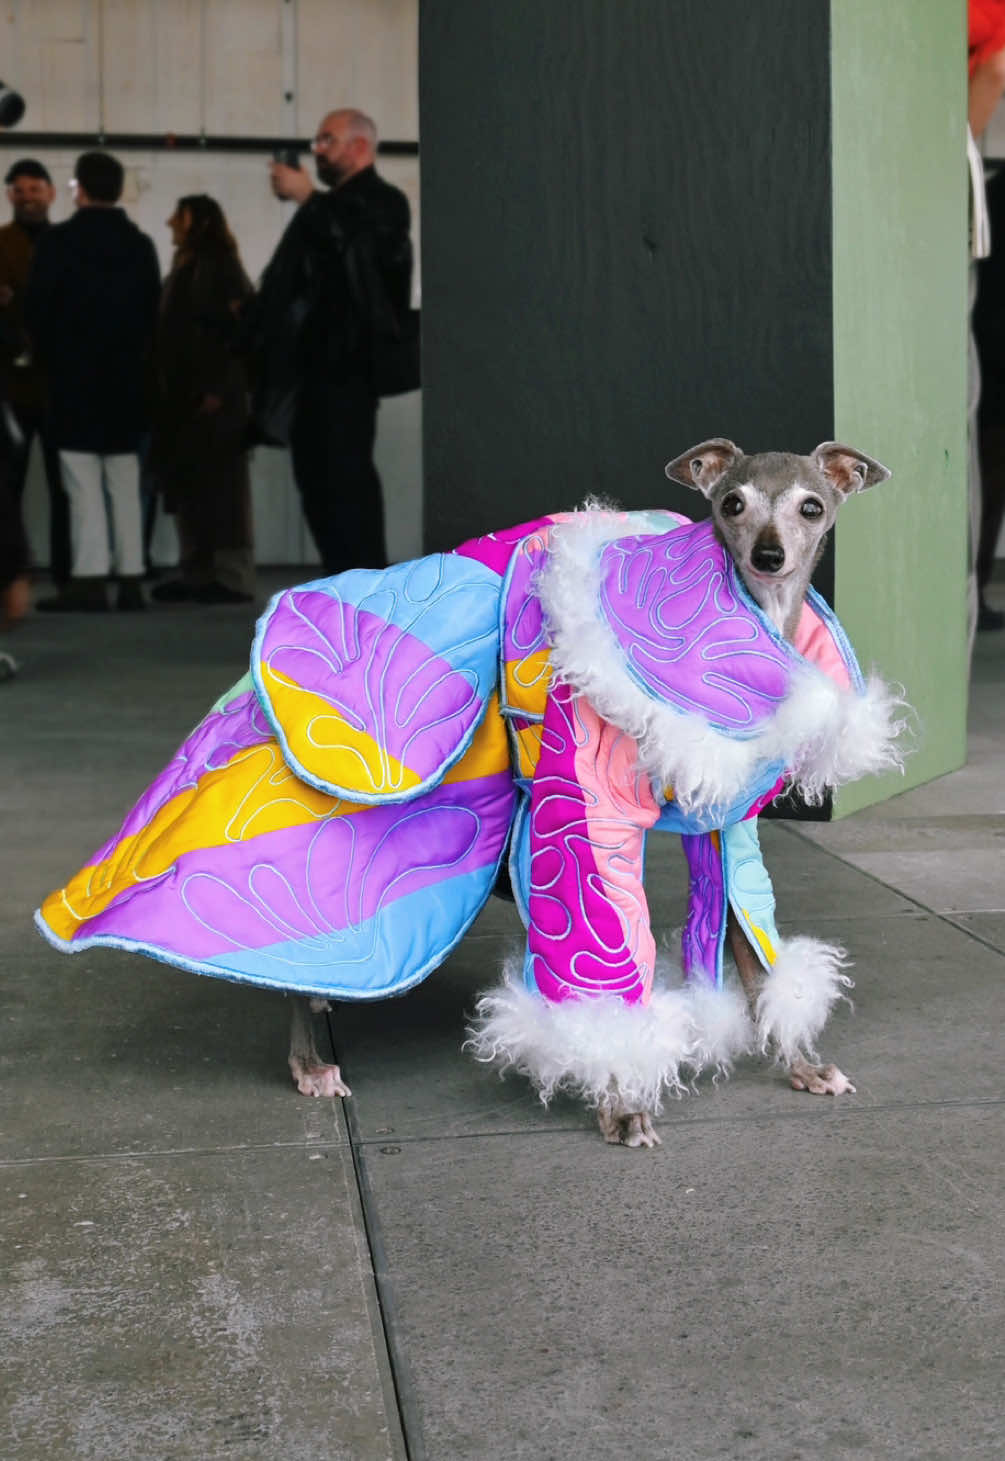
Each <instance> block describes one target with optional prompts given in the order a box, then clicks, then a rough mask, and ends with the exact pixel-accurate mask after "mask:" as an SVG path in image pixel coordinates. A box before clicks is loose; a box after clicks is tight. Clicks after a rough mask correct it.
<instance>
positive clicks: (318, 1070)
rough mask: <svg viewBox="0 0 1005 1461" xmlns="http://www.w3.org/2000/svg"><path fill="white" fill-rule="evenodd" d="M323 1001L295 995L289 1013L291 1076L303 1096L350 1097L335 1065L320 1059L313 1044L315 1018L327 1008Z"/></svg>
mask: <svg viewBox="0 0 1005 1461" xmlns="http://www.w3.org/2000/svg"><path fill="white" fill-rule="evenodd" d="M330 1008H331V1006H330V1005H329V1003H328V1001H327V1000H326V999H309V998H307V996H306V995H302V994H295V995H294V996H293V1006H292V1011H291V1014H290V1057H289V1064H290V1073H291V1074H292V1076H293V1079H294V1081H295V1083H296V1087H297V1090H298V1091H299V1092H300V1094H301V1095H302V1096H350V1095H352V1092H351V1091H350V1089H349V1087H348V1086H347V1085H346V1083H345V1081H344V1080H343V1079H342V1072H341V1070H339V1068H338V1066H337V1065H329V1064H328V1063H327V1062H326V1061H323V1060H322V1059H321V1056H320V1055H319V1054H318V1050H317V1046H316V1044H315V1043H314V1015H315V1014H319V1013H320V1012H321V1011H322V1010H326V1009H330Z"/></svg>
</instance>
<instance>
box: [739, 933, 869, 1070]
mask: <svg viewBox="0 0 1005 1461" xmlns="http://www.w3.org/2000/svg"><path fill="white" fill-rule="evenodd" d="M848 965H849V960H848V955H847V953H846V951H845V950H844V949H842V948H840V947H839V946H838V945H836V944H825V943H821V942H820V940H819V939H814V938H793V939H783V940H782V941H781V943H780V945H779V952H778V958H777V960H776V962H775V964H774V965H773V966H772V968H771V970H770V971H769V973H768V975H767V977H766V979H765V981H764V987H763V988H762V990H761V992H760V994H759V995H758V998H757V1040H758V1045H759V1047H760V1049H761V1050H762V1051H767V1050H768V1049H769V1047H770V1048H772V1049H774V1051H775V1052H776V1054H777V1056H778V1059H779V1060H781V1061H784V1062H785V1063H786V1064H787V1065H791V1064H792V1062H793V1061H794V1060H796V1059H798V1058H799V1057H800V1056H809V1057H811V1058H815V1057H816V1053H817V1052H816V1049H815V1045H816V1039H817V1036H818V1035H819V1034H820V1031H821V1030H822V1029H823V1027H824V1025H825V1024H826V1023H827V1017H828V1015H829V1014H830V1012H831V1010H832V1009H833V1007H834V1005H835V1004H836V1002H837V1001H838V1000H839V999H843V998H845V997H846V996H845V994H844V991H845V990H846V989H850V988H852V980H851V979H849V977H848V975H847V974H845V973H843V972H842V971H843V970H844V969H847V968H848Z"/></svg>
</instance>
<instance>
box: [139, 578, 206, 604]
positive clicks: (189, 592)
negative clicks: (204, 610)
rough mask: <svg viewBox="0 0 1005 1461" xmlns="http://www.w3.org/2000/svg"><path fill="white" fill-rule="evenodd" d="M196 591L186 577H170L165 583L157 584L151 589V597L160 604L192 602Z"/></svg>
mask: <svg viewBox="0 0 1005 1461" xmlns="http://www.w3.org/2000/svg"><path fill="white" fill-rule="evenodd" d="M195 592H196V591H195V589H194V588H193V586H192V585H191V584H190V583H187V582H186V580H185V579H184V578H169V579H168V580H167V581H166V582H165V583H158V584H155V585H154V587H153V588H152V589H151V590H150V597H151V598H152V599H153V600H154V602H155V603H158V604H190V603H191V602H192V600H193V599H194V598H195Z"/></svg>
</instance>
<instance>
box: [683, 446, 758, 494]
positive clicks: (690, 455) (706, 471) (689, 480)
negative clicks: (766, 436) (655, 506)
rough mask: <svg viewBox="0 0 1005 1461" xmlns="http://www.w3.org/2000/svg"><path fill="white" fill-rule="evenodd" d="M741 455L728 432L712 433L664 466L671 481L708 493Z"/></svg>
mask: <svg viewBox="0 0 1005 1461" xmlns="http://www.w3.org/2000/svg"><path fill="white" fill-rule="evenodd" d="M742 456H743V452H742V451H741V450H740V448H739V447H738V446H737V445H736V443H735V442H733V441H729V440H728V438H727V437H725V436H713V437H711V438H710V439H709V440H708V441H703V442H702V443H701V445H700V446H693V447H692V448H691V450H690V451H686V452H685V453H684V455H683V456H682V457H674V459H673V461H672V462H667V464H666V466H665V467H664V468H663V470H664V472H665V473H666V474H667V476H668V477H669V478H670V481H671V482H682V483H683V484H684V486H685V487H695V488H697V490H698V491H699V492H703V493H704V494H705V496H706V497H708V496H710V495H711V492H712V488H713V487H714V486H715V484H716V482H718V480H719V478H720V477H722V476H723V474H724V473H725V472H728V471H729V469H730V467H731V466H732V465H733V463H734V462H735V461H738V460H739V458H740V457H742Z"/></svg>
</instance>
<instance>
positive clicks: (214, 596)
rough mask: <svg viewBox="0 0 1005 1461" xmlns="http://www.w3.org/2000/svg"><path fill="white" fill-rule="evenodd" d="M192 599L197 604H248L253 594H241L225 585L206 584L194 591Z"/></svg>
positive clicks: (252, 599) (252, 598)
mask: <svg viewBox="0 0 1005 1461" xmlns="http://www.w3.org/2000/svg"><path fill="white" fill-rule="evenodd" d="M193 598H194V599H195V601H196V603H197V604H250V603H252V602H253V601H254V594H242V593H240V592H239V591H238V590H237V589H236V588H228V587H227V585H226V584H225V583H207V584H204V585H203V587H202V588H197V589H196V591H195V593H194V594H193Z"/></svg>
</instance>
